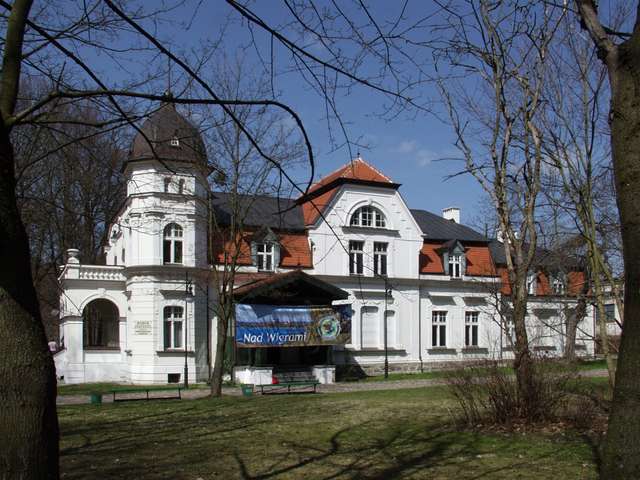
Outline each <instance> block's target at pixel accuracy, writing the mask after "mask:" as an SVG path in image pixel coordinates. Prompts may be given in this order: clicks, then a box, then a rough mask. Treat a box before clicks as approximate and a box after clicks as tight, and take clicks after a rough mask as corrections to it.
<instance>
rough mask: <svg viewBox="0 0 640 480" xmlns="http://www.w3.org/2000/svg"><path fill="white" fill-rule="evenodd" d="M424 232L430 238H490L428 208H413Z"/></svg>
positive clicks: (483, 239) (486, 240)
mask: <svg viewBox="0 0 640 480" xmlns="http://www.w3.org/2000/svg"><path fill="white" fill-rule="evenodd" d="M411 214H412V215H413V218H415V220H416V222H417V223H418V225H419V226H420V229H421V230H422V233H423V234H424V235H425V238H426V239H429V240H460V241H462V242H465V241H466V242H488V241H489V239H488V238H486V237H485V236H484V235H482V234H480V233H478V232H476V231H475V230H473V229H471V228H469V227H465V226H464V225H460V224H459V223H456V222H454V221H452V220H447V219H445V218H442V217H441V216H440V215H436V214H435V213H431V212H427V211H426V210H414V209H412V210H411Z"/></svg>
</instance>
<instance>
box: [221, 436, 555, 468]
mask: <svg viewBox="0 0 640 480" xmlns="http://www.w3.org/2000/svg"><path fill="white" fill-rule="evenodd" d="M363 427H366V425H365V424H360V425H355V426H351V427H345V428H342V429H340V430H339V431H337V432H335V433H334V434H333V435H332V436H331V438H330V439H329V441H328V445H327V447H326V448H318V447H317V445H315V444H310V445H309V444H296V445H292V446H291V452H290V454H289V455H287V456H286V457H283V458H277V457H276V458H275V460H274V461H272V462H270V464H269V465H264V466H262V468H260V469H256V468H255V467H254V468H251V467H250V466H249V465H248V464H247V462H246V461H245V460H244V459H243V456H242V455H241V454H240V453H239V452H237V451H236V452H234V453H233V457H234V459H235V461H236V462H237V464H238V468H239V473H240V477H241V478H242V479H243V480H267V479H271V478H280V477H284V478H317V479H323V480H329V479H337V478H349V479H369V480H385V479H390V478H404V477H412V478H413V477H414V476H422V474H423V475H424V478H430V476H431V475H430V472H433V471H435V470H439V471H441V472H442V471H446V472H447V473H448V474H449V475H450V478H459V477H461V476H463V477H464V478H469V479H481V478H493V477H494V476H495V475H496V474H497V473H498V472H501V471H507V472H510V471H512V470H514V469H524V468H527V466H528V465H530V464H531V462H530V461H529V460H527V459H525V458H518V459H517V460H515V459H514V460H512V461H506V462H503V465H486V466H482V465H481V466H479V465H478V463H479V460H478V458H479V457H482V454H481V452H483V450H482V449H481V448H479V445H478V440H479V436H480V435H479V434H467V435H462V436H461V435H460V434H458V433H456V432H452V431H451V430H447V429H441V430H439V431H433V432H431V433H427V432H424V431H422V432H420V431H418V432H414V433H407V432H406V431H404V430H402V429H398V430H396V431H395V432H393V433H392V434H391V435H387V436H385V437H384V438H378V439H376V440H375V441H372V442H364V443H361V442H355V443H354V442H353V441H349V440H347V439H345V437H348V436H349V435H350V434H353V433H357V432H358V431H359V430H361V429H362V428H363ZM365 429H366V428H365ZM553 455H554V454H553V453H548V454H545V455H539V456H537V457H536V459H535V460H536V461H544V460H545V459H550V458H551V457H552V456H553ZM292 456H297V457H298V459H297V460H296V461H292V460H291V457H292ZM487 456H490V455H487ZM248 460H249V462H251V460H253V459H251V458H249V459H248ZM472 469H475V470H476V472H474V473H470V470H472ZM477 470H481V471H477ZM252 471H253V473H252ZM463 473H464V474H465V475H462V474H463ZM470 475H471V476H470ZM447 478H449V477H447Z"/></svg>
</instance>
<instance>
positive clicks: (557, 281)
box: [551, 275, 567, 295]
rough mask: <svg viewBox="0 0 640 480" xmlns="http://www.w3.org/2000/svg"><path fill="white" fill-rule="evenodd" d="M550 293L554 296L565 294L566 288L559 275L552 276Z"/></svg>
mask: <svg viewBox="0 0 640 480" xmlns="http://www.w3.org/2000/svg"><path fill="white" fill-rule="evenodd" d="M551 291H552V292H553V294H554V295H564V294H565V293H567V286H566V284H565V281H564V279H563V278H562V277H561V276H560V275H554V276H553V277H552V278H551Z"/></svg>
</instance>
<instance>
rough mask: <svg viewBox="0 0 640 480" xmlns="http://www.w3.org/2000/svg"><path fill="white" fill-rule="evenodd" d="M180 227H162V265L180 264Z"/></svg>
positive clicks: (173, 225) (169, 225) (171, 224)
mask: <svg viewBox="0 0 640 480" xmlns="http://www.w3.org/2000/svg"><path fill="white" fill-rule="evenodd" d="M182 236H183V231H182V227H181V226H180V225H178V224H177V223H170V224H168V225H167V226H166V227H164V231H163V244H162V261H163V262H164V263H182Z"/></svg>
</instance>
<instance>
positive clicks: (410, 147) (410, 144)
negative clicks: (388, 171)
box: [396, 140, 418, 153]
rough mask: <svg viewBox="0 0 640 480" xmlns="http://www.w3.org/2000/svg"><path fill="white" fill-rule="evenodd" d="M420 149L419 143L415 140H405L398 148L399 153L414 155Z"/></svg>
mask: <svg viewBox="0 0 640 480" xmlns="http://www.w3.org/2000/svg"><path fill="white" fill-rule="evenodd" d="M417 148H418V142H416V141H415V140H404V141H402V142H400V145H398V147H397V148H396V150H397V151H398V152H399V153H413V152H415V151H416V149H417Z"/></svg>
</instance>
